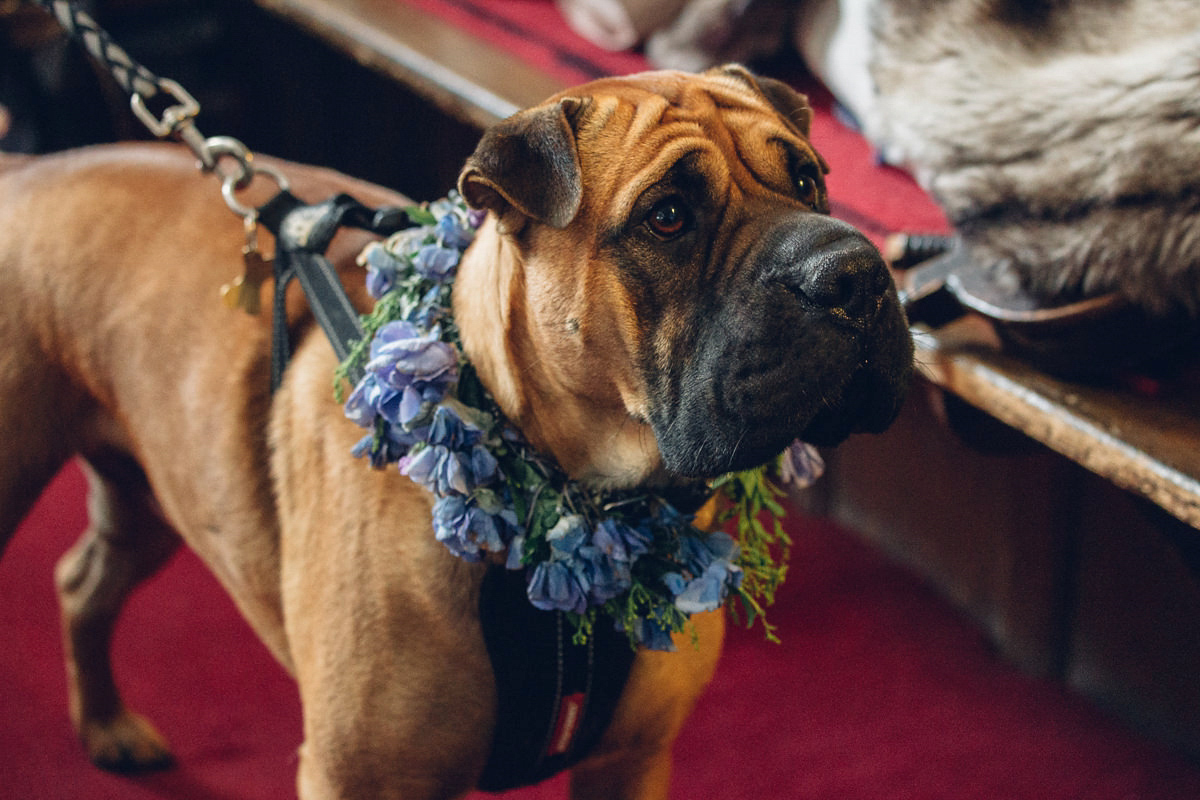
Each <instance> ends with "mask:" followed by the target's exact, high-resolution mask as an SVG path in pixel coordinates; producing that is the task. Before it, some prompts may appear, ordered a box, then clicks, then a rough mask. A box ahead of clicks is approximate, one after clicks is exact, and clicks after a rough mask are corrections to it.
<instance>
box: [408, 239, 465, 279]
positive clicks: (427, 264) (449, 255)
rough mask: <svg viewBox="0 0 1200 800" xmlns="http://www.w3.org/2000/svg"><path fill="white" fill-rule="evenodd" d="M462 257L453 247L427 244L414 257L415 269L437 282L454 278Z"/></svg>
mask: <svg viewBox="0 0 1200 800" xmlns="http://www.w3.org/2000/svg"><path fill="white" fill-rule="evenodd" d="M461 256H462V253H460V252H459V251H458V250H456V249H454V248H452V247H442V246H441V245H440V244H427V245H425V246H424V247H422V248H421V249H420V250H418V251H417V254H416V255H415V256H413V262H412V265H413V269H415V270H416V271H417V272H418V273H420V274H421V275H422V276H424V277H426V278H428V279H430V280H432V281H437V282H439V283H440V282H442V281H444V280H446V279H447V278H450V277H453V275H454V268H455V267H457V266H458V260H459V258H460V257H461Z"/></svg>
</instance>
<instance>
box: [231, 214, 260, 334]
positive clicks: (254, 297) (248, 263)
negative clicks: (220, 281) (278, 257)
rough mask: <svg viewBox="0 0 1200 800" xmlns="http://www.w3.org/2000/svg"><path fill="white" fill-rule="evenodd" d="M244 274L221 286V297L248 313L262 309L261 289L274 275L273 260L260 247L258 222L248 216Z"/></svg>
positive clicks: (243, 256)
mask: <svg viewBox="0 0 1200 800" xmlns="http://www.w3.org/2000/svg"><path fill="white" fill-rule="evenodd" d="M242 264H243V269H242V274H241V275H239V276H237V277H236V278H234V279H233V282H232V283H227V284H225V285H224V286H222V287H221V299H222V300H223V301H224V303H225V305H226V306H227V307H228V308H231V309H237V308H240V309H242V310H243V311H245V312H246V313H247V314H258V312H259V311H260V310H261V303H260V302H259V290H260V289H261V288H262V285H263V281H265V280H266V279H267V278H270V277H271V276H272V268H271V260H270V259H267V258H263V255H262V253H261V252H259V249H258V223H257V221H256V220H255V219H254V217H246V244H245V245H244V246H243V247H242Z"/></svg>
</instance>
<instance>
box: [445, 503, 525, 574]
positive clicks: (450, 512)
mask: <svg viewBox="0 0 1200 800" xmlns="http://www.w3.org/2000/svg"><path fill="white" fill-rule="evenodd" d="M486 505H489V504H488V503H486V502H482V503H481V502H479V501H478V500H477V499H476V498H470V499H468V498H466V497H464V496H462V495H448V496H446V497H442V498H439V499H438V501H437V502H436V503H434V504H433V530H434V534H435V535H436V536H437V540H438V541H439V542H441V543H442V544H444V545H446V547H447V548H448V549H449V550H450V552H452V553H454V555H456V556H458V557H459V558H462V559H464V560H465V561H472V562H474V561H479V560H481V559H482V558H483V553H485V552H487V553H498V552H500V551H501V550H503V549H504V548H505V546H506V545H507V542H508V541H509V540H511V538H512V536H513V532H514V531H515V530H516V524H517V517H516V515H515V514H513V512H512V511H511V510H509V509H504V508H498V509H496V510H495V511H494V512H492V511H489V509H488V508H485V506H486Z"/></svg>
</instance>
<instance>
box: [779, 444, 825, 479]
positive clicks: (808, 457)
mask: <svg viewBox="0 0 1200 800" xmlns="http://www.w3.org/2000/svg"><path fill="white" fill-rule="evenodd" d="M824 473H825V461H824V460H823V459H822V458H821V454H820V453H819V452H817V448H815V447H813V446H812V445H811V444H808V443H807V442H802V441H800V440H799V439H797V440H796V441H794V442H792V443H791V444H790V445H788V449H787V450H784V451H783V458H782V459H780V462H779V480H780V482H781V483H783V485H784V486H789V487H791V488H794V489H807V488H808V487H809V486H812V485H813V484H814V483H816V482H817V479H818V478H820V477H821V476H822V475H823V474H824Z"/></svg>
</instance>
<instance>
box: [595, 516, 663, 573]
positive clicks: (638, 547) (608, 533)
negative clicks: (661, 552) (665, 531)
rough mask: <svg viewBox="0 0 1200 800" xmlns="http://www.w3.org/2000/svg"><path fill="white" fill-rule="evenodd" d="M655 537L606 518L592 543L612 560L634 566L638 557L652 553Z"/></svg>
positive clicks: (601, 522) (599, 526)
mask: <svg viewBox="0 0 1200 800" xmlns="http://www.w3.org/2000/svg"><path fill="white" fill-rule="evenodd" d="M653 541H654V538H653V536H652V535H651V534H650V533H649V532H647V531H643V530H638V529H637V528H631V527H629V526H628V525H625V524H624V523H622V522H618V521H617V520H615V519H612V518H611V517H605V518H604V519H603V520H601V521H600V524H599V525H597V526H596V530H595V532H594V533H593V534H592V542H593V544H595V545H596V547H598V548H600V550H602V551H603V552H604V553H606V554H607V555H608V556H610V557H611V558H614V559H616V560H618V561H623V562H625V563H627V564H632V563H633V562H634V561H635V560H637V557H638V556H640V555H644V554H646V553H648V552H650V545H651V543H652V542H653Z"/></svg>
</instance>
